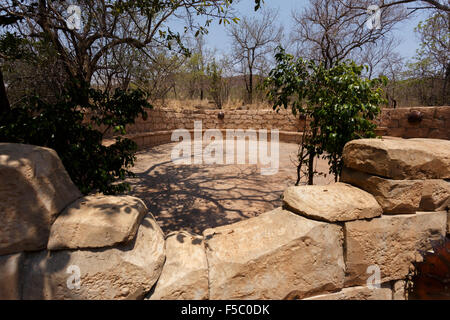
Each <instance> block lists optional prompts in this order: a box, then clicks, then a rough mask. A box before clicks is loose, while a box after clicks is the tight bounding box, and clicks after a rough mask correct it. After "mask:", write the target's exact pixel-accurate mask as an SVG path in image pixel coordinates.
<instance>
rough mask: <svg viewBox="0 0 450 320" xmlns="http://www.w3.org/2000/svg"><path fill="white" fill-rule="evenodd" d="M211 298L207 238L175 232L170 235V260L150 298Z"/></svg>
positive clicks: (168, 241) (167, 241) (168, 255)
mask: <svg viewBox="0 0 450 320" xmlns="http://www.w3.org/2000/svg"><path fill="white" fill-rule="evenodd" d="M208 298H209V289H208V261H207V260H206V253H205V245H204V243H203V237H201V236H198V235H192V234H190V233H188V232H175V233H172V234H170V235H169V236H168V237H167V238H166V262H165V264H164V268H163V270H162V273H161V276H160V278H159V280H158V282H157V284H156V287H155V290H154V292H153V293H152V294H151V296H150V297H149V299H150V300H205V299H208Z"/></svg>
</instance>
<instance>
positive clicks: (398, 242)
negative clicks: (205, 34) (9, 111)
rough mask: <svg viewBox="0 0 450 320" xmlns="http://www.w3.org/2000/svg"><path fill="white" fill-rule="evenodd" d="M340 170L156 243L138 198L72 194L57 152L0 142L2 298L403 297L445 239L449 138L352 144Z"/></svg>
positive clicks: (158, 235) (158, 234)
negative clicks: (244, 216) (331, 178)
mask: <svg viewBox="0 0 450 320" xmlns="http://www.w3.org/2000/svg"><path fill="white" fill-rule="evenodd" d="M42 159H52V161H42ZM344 162H345V166H346V168H345V170H344V174H343V176H342V179H341V182H339V183H337V184H333V185H328V186H299V187H290V188H288V189H287V190H286V191H285V192H284V195H283V207H281V208H278V209H275V210H273V211H271V212H266V213H264V214H261V215H260V216H258V217H255V218H251V219H248V220H244V221H241V222H238V223H235V224H231V225H225V226H221V227H217V228H213V229H207V230H205V231H204V232H203V234H202V235H194V234H190V233H187V232H183V231H180V232H175V233H172V234H169V235H164V234H163V233H162V231H161V229H160V227H159V226H158V224H157V223H156V221H155V219H154V218H153V215H152V214H151V213H150V212H148V210H147V208H146V207H145V204H144V203H143V202H142V201H141V200H140V199H137V198H133V197H128V196H117V197H114V196H104V195H101V194H97V195H89V196H87V197H81V195H80V194H79V192H78V190H76V187H74V186H73V184H72V182H71V181H70V178H69V177H68V175H67V173H65V170H64V168H61V162H60V160H59V158H58V157H57V155H56V154H55V152H54V151H53V150H50V149H47V148H41V147H35V146H28V145H20V144H7V143H0V177H2V179H3V177H5V176H11V177H15V178H14V179H10V180H8V181H9V184H8V186H7V187H0V204H3V206H2V211H3V214H4V215H5V217H6V219H5V220H4V221H3V223H2V224H1V225H0V240H1V241H0V299H143V298H147V299H316V300H317V299H334V300H343V299H405V290H404V284H405V278H406V277H407V275H408V273H409V272H410V271H411V267H412V263H413V262H414V261H418V260H420V259H421V256H420V252H424V251H428V250H430V249H432V245H431V243H432V242H433V241H437V240H439V239H442V238H443V237H444V236H446V234H447V235H448V233H449V231H450V230H449V221H448V220H449V212H448V209H449V206H450V141H447V140H434V139H408V140H404V139H398V138H389V139H365V140H355V141H352V142H350V143H348V144H347V145H346V147H345V150H344ZM29 168H33V170H29ZM0 185H2V186H4V185H5V184H4V181H2V184H0ZM61 185H65V186H66V187H65V188H61ZM24 191H26V192H24ZM30 214H31V215H30ZM28 216H30V217H32V219H31V218H29V219H28V218H27V219H24V218H25V217H28ZM15 235H22V238H17V236H15ZM37 235H39V241H38V242H37V241H35V239H36V236H37ZM18 240H20V241H18ZM25 244H26V245H25Z"/></svg>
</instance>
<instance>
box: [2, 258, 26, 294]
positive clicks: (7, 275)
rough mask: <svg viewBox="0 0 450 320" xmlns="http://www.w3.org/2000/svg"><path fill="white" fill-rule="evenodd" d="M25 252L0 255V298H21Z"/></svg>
mask: <svg viewBox="0 0 450 320" xmlns="http://www.w3.org/2000/svg"><path fill="white" fill-rule="evenodd" d="M22 260H23V253H16V254H12V255H7V256H0V300H19V299H20V298H21V290H20V267H21V264H22Z"/></svg>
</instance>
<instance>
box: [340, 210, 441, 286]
mask: <svg viewBox="0 0 450 320" xmlns="http://www.w3.org/2000/svg"><path fill="white" fill-rule="evenodd" d="M446 222H447V213H446V212H445V211H442V212H418V213H416V214H410V215H395V216H382V217H381V218H375V219H372V220H370V221H362V220H360V221H351V222H346V223H345V232H344V233H345V243H346V259H345V261H346V265H347V269H346V281H345V282H346V286H352V285H365V284H366V281H367V279H368V278H369V277H371V276H372V275H373V273H371V272H368V267H369V266H378V267H379V268H380V272H381V275H380V276H381V279H380V280H381V283H384V282H387V281H391V280H401V279H404V278H405V277H406V276H407V275H408V273H409V271H410V266H411V262H414V261H416V260H418V259H420V251H426V250H429V249H430V248H431V241H433V240H439V239H441V238H442V237H443V236H445V229H446Z"/></svg>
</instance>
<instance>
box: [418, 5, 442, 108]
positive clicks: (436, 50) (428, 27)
mask: <svg viewBox="0 0 450 320" xmlns="http://www.w3.org/2000/svg"><path fill="white" fill-rule="evenodd" d="M416 32H417V33H418V34H419V38H420V41H421V43H420V49H419V50H417V55H416V57H415V60H416V64H412V65H411V66H413V67H414V66H417V64H422V65H424V64H425V65H426V69H427V71H428V72H429V75H430V76H431V77H433V78H438V79H442V80H443V85H442V93H441V99H440V100H441V101H440V104H442V105H446V103H448V100H447V98H448V94H449V93H448V92H447V88H448V82H449V79H450V56H449V52H450V13H442V12H437V13H435V14H433V15H432V16H431V17H430V18H428V19H427V20H426V21H425V22H420V23H419V25H418V26H417V28H416Z"/></svg>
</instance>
